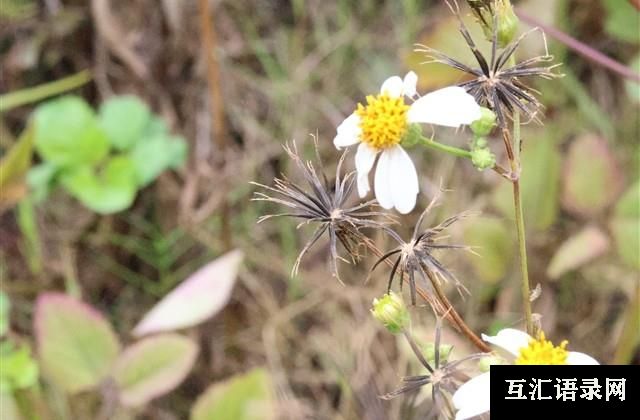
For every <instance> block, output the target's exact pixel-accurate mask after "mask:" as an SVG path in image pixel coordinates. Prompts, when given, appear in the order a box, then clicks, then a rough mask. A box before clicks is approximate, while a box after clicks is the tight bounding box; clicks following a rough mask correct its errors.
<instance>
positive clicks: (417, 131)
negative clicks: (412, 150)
mask: <svg viewBox="0 0 640 420" xmlns="http://www.w3.org/2000/svg"><path fill="white" fill-rule="evenodd" d="M421 139H422V126H421V125H420V124H409V127H407V131H406V132H405V133H404V136H402V141H401V142H400V144H401V145H402V147H413V146H415V145H416V144H418V143H419V142H420V140H421Z"/></svg>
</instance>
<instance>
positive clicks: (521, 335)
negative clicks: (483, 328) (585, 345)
mask: <svg viewBox="0 0 640 420" xmlns="http://www.w3.org/2000/svg"><path fill="white" fill-rule="evenodd" d="M482 339H483V340H484V341H486V342H488V343H491V344H494V345H496V346H498V347H500V348H502V349H503V350H504V351H505V352H506V353H507V354H508V355H509V356H510V357H511V358H514V359H513V360H512V362H513V364H516V365H598V364H599V363H598V361H597V360H595V359H594V358H593V357H591V356H589V355H587V354H584V353H579V352H575V351H567V350H566V349H565V347H566V346H567V342H566V341H563V342H562V343H560V345H559V346H554V345H553V344H552V343H551V342H550V341H548V340H547V339H546V338H545V336H544V333H540V336H539V338H538V339H534V338H533V337H531V336H530V335H529V334H527V333H525V332H522V331H519V330H516V329H513V328H505V329H503V330H501V331H499V332H498V334H496V335H495V336H487V335H484V334H483V335H482ZM489 378H490V375H489V372H485V373H483V374H480V375H478V376H476V377H474V378H471V379H470V380H468V381H467V382H465V383H464V384H462V386H461V387H460V388H458V390H457V391H456V392H455V393H454V394H453V405H454V406H455V407H456V409H457V410H458V412H457V413H456V420H464V419H468V418H471V417H475V416H479V415H480V414H483V413H486V412H488V411H489V409H490V406H489V403H490V400H491V393H490V390H491V387H490V382H489Z"/></svg>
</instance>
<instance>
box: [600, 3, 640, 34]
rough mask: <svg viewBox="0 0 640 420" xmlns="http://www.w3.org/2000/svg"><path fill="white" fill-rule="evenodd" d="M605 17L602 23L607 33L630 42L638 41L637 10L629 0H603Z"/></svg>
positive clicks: (639, 32)
mask: <svg viewBox="0 0 640 420" xmlns="http://www.w3.org/2000/svg"><path fill="white" fill-rule="evenodd" d="M603 4H604V7H605V9H606V10H607V18H606V21H605V24H604V28H605V30H606V31H607V32H608V33H609V35H611V36H614V37H616V38H618V39H620V40H622V41H626V42H629V43H632V44H637V43H639V42H640V31H638V11H637V10H636V9H635V8H634V7H633V6H632V5H631V2H629V0H604V1H603Z"/></svg>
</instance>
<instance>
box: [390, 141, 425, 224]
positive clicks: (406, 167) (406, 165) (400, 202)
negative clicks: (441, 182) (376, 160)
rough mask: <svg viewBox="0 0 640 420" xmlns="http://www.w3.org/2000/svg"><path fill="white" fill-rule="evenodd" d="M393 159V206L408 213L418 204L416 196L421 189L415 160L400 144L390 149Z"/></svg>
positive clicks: (403, 212)
mask: <svg viewBox="0 0 640 420" xmlns="http://www.w3.org/2000/svg"><path fill="white" fill-rule="evenodd" d="M388 153H389V157H390V160H391V173H390V174H389V176H390V181H391V197H392V199H393V206H394V207H395V208H396V209H397V210H398V211H399V212H400V213H402V214H407V213H409V212H410V211H411V210H413V208H414V207H415V206H416V196H417V195H418V191H419V190H420V188H419V186H418V173H417V172H416V167H415V166H414V165H413V161H412V160H411V158H410V157H409V155H408V154H407V152H405V151H404V149H403V148H402V147H400V146H394V147H392V148H391V149H389V152H388Z"/></svg>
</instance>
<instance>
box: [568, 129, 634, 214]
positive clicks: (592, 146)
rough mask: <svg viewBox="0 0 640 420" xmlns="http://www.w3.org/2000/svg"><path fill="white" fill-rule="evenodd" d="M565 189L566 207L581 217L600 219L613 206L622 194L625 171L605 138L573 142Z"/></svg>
mask: <svg viewBox="0 0 640 420" xmlns="http://www.w3.org/2000/svg"><path fill="white" fill-rule="evenodd" d="M562 187H563V188H562V205H563V207H564V208H565V209H567V210H568V211H569V212H571V213H573V214H575V215H578V216H582V217H593V216H596V215H598V214H599V213H601V212H602V211H604V210H605V209H606V208H607V207H608V206H609V205H611V204H612V203H613V201H614V200H615V199H616V197H617V196H618V195H619V194H620V192H621V191H622V187H623V180H622V172H621V170H620V165H619V163H618V161H617V160H616V158H615V156H614V155H613V153H612V152H611V150H610V148H609V145H608V144H607V142H606V141H605V140H604V139H602V138H600V137H597V136H594V135H585V136H582V137H580V138H578V139H576V140H574V141H573V143H571V146H570V147H569V152H568V156H567V159H566V161H565V165H564V174H563V186H562Z"/></svg>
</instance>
